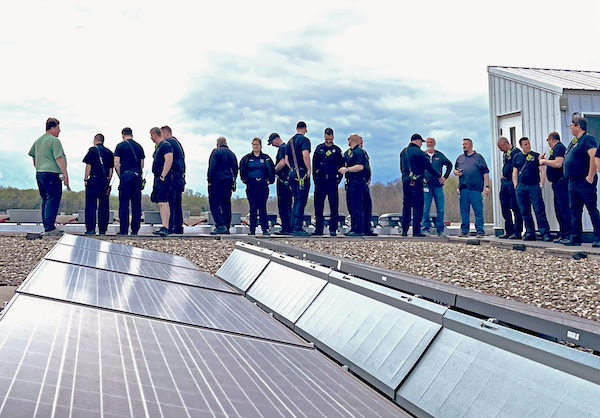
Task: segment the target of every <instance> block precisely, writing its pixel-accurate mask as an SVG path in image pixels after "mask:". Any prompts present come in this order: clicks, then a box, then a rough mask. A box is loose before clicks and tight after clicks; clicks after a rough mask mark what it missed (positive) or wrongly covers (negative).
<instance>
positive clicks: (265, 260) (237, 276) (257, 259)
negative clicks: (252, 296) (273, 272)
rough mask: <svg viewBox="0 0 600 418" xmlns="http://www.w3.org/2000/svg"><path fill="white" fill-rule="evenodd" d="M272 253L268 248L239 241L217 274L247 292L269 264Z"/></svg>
mask: <svg viewBox="0 0 600 418" xmlns="http://www.w3.org/2000/svg"><path fill="white" fill-rule="evenodd" d="M272 253H273V251H271V250H268V249H264V248H260V247H256V246H252V245H249V244H243V243H237V244H236V245H235V249H234V250H233V251H232V252H231V254H230V255H229V257H227V260H225V262H224V263H223V265H222V266H221V268H220V269H219V270H218V271H217V273H216V276H217V277H220V278H221V279H223V280H225V281H226V282H227V283H229V284H231V285H232V286H234V287H235V288H237V289H240V290H241V291H242V292H244V293H245V292H247V291H248V289H249V288H250V286H251V285H252V283H254V281H255V280H256V278H257V277H258V276H259V274H260V273H261V272H262V271H263V270H264V268H265V267H266V266H267V264H269V260H270V257H271V254H272Z"/></svg>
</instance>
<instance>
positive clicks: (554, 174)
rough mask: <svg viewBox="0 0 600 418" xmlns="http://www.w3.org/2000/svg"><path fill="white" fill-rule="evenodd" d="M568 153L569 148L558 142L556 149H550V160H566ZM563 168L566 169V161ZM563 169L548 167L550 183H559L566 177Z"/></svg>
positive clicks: (547, 172)
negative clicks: (560, 158)
mask: <svg viewBox="0 0 600 418" xmlns="http://www.w3.org/2000/svg"><path fill="white" fill-rule="evenodd" d="M566 151H567V147H565V146H564V144H563V143H562V142H558V143H557V144H556V145H555V146H554V148H552V149H550V152H548V159H549V160H556V157H563V158H565V152H566ZM563 167H564V161H563ZM563 167H560V168H554V167H550V166H548V167H547V168H546V176H547V177H548V181H549V182H551V183H556V182H557V181H559V180H560V179H562V178H563V177H564V173H563Z"/></svg>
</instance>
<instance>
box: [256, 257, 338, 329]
mask: <svg viewBox="0 0 600 418" xmlns="http://www.w3.org/2000/svg"><path fill="white" fill-rule="evenodd" d="M283 261H284V262H286V263H287V265H284V264H280V263H279V262H275V261H272V262H271V263H269V265H268V266H267V267H266V268H265V270H264V271H263V272H262V274H261V275H260V276H259V277H258V279H257V280H256V281H255V282H254V284H253V285H252V286H251V287H250V289H249V290H248V292H247V295H248V296H249V297H251V298H252V299H254V300H256V301H257V302H259V303H260V304H261V305H263V306H264V307H265V308H266V309H268V310H269V311H271V312H274V313H276V314H278V315H280V316H281V317H283V318H285V319H286V320H288V321H289V322H291V323H295V322H296V321H297V320H298V318H299V317H300V315H302V313H303V312H304V311H305V310H306V308H307V307H308V305H310V304H311V303H312V301H313V300H314V299H315V298H316V297H317V295H318V294H319V292H320V291H321V290H322V289H323V287H325V285H326V284H327V281H326V279H323V278H320V277H316V276H317V275H318V276H321V277H323V276H324V277H327V274H329V272H330V271H331V270H330V269H326V268H324V267H318V266H313V265H310V264H309V263H307V262H304V261H299V260H295V259H291V258H290V257H284V259H283ZM294 265H295V266H297V267H298V269H295V268H293V266H294ZM301 270H302V271H301ZM306 271H310V272H314V275H312V274H309V273H307V272H306Z"/></svg>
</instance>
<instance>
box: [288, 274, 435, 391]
mask: <svg viewBox="0 0 600 418" xmlns="http://www.w3.org/2000/svg"><path fill="white" fill-rule="evenodd" d="M360 282H361V281H360V280H359V279H352V280H351V283H352V284H353V286H352V287H353V290H351V289H347V288H344V287H342V286H339V285H335V284H332V283H330V284H328V285H327V286H326V287H325V289H323V291H322V292H321V293H320V294H319V296H318V297H317V299H316V300H315V301H314V302H313V303H312V304H311V305H310V306H309V307H308V309H307V310H306V312H304V314H303V315H302V316H301V317H300V319H299V320H298V322H296V326H295V328H294V329H295V330H297V331H299V330H301V331H303V335H304V333H305V334H307V335H308V336H306V335H305V337H306V338H307V339H308V340H309V341H313V342H315V344H316V345H317V347H319V348H320V349H323V350H324V351H325V352H326V353H327V354H329V355H331V356H333V358H335V359H336V360H338V361H340V362H341V363H342V364H346V365H348V366H349V367H350V369H351V370H352V371H354V372H355V373H357V374H358V375H359V376H361V377H362V378H363V379H365V380H366V381H368V382H369V383H371V384H373V385H374V386H376V387H377V388H378V389H379V390H381V391H382V392H383V393H385V394H386V395H388V396H389V397H391V398H394V396H395V391H396V389H397V388H398V386H399V385H400V382H401V381H402V380H403V379H404V378H405V377H406V375H407V374H408V372H409V371H410V370H411V369H412V368H413V367H414V365H415V364H416V362H417V361H418V359H419V358H420V357H421V355H422V354H423V352H424V351H425V349H426V348H427V346H428V345H429V344H430V343H431V341H432V340H433V338H434V337H435V335H436V334H437V332H438V331H439V330H440V328H441V317H442V314H443V313H444V311H445V308H442V307H440V306H436V305H434V304H432V303H428V302H425V301H421V300H418V299H415V298H412V297H409V296H408V295H405V294H402V293H400V292H397V291H394V290H391V289H385V288H382V287H381V286H378V285H374V284H365V283H363V284H365V287H364V289H368V293H369V294H370V295H373V294H374V293H375V292H378V293H380V295H381V296H382V297H383V298H385V299H387V298H394V299H395V300H396V302H397V304H398V305H399V306H401V305H407V306H408V305H412V304H418V305H421V307H420V309H426V306H427V307H429V308H431V309H432V315H436V316H437V317H438V322H433V321H430V320H427V319H425V318H422V317H420V316H417V315H415V314H412V313H409V312H407V311H406V310H402V309H400V308H398V307H396V306H391V305H389V304H386V303H384V302H382V301H379V300H376V299H374V298H371V297H369V296H367V295H364V294H360V293H359V292H357V291H356V290H360V287H362V284H361V283H360ZM377 288H379V289H377Z"/></svg>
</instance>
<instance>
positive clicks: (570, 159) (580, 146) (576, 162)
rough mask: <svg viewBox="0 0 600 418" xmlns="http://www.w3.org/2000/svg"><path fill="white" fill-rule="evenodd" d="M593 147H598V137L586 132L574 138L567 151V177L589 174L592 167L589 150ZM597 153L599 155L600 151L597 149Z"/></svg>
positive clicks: (579, 176)
mask: <svg viewBox="0 0 600 418" xmlns="http://www.w3.org/2000/svg"><path fill="white" fill-rule="evenodd" d="M592 148H598V144H597V143H596V138H594V137H593V136H591V135H588V134H587V133H585V134H583V135H582V136H581V138H579V139H576V138H573V140H572V141H571V142H570V143H569V147H568V148H567V152H566V153H565V162H564V168H565V177H566V178H568V179H580V178H584V177H586V176H587V175H588V171H589V167H590V156H589V155H588V151H589V150H590V149H592ZM596 155H598V151H596Z"/></svg>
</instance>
